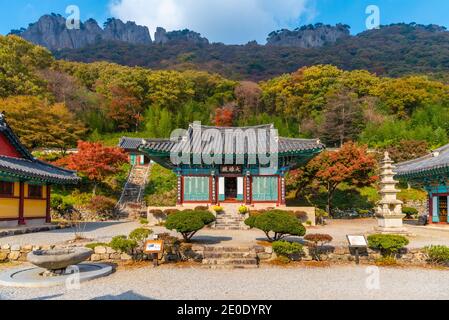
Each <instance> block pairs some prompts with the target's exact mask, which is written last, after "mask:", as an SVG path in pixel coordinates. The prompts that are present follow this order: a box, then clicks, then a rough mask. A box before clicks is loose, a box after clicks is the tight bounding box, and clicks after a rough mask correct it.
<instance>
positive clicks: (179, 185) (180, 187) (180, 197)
mask: <svg viewBox="0 0 449 320" xmlns="http://www.w3.org/2000/svg"><path fill="white" fill-rule="evenodd" d="M182 182H183V179H182V176H181V175H180V174H178V197H177V201H176V203H177V204H178V206H181V205H182V193H183V191H182V190H183V185H182Z"/></svg>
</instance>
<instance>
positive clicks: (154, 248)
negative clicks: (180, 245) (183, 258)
mask: <svg viewBox="0 0 449 320" xmlns="http://www.w3.org/2000/svg"><path fill="white" fill-rule="evenodd" d="M144 253H146V254H151V255H152V256H153V264H154V266H157V265H158V260H159V255H162V254H163V253H164V241H162V240H148V241H147V242H146V243H145V250H144Z"/></svg>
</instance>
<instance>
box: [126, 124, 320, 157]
mask: <svg viewBox="0 0 449 320" xmlns="http://www.w3.org/2000/svg"><path fill="white" fill-rule="evenodd" d="M207 129H213V130H217V131H215V132H219V134H220V135H221V136H222V139H221V141H220V139H212V137H211V140H209V141H202V142H201V143H200V144H195V143H194V140H195V139H194V133H193V132H194V131H193V126H192V125H191V126H190V127H189V129H188V130H187V134H186V136H185V137H184V139H183V140H182V143H179V144H178V143H175V142H173V141H170V140H141V142H145V143H141V144H140V147H142V148H144V149H147V150H151V151H153V152H163V153H169V152H181V151H182V150H183V149H184V147H185V146H186V145H187V144H189V143H190V145H191V146H192V153H194V154H202V153H206V154H207V153H213V151H214V150H220V149H221V150H223V152H224V153H226V154H232V153H233V154H248V153H257V149H256V147H257V146H258V145H259V143H260V144H261V145H262V146H267V148H269V145H270V129H274V126H273V125H261V126H254V127H241V128H230V127H208V126H201V130H202V132H203V131H204V130H207ZM230 129H232V130H236V129H240V130H241V133H243V135H244V136H245V137H247V139H242V140H240V141H239V140H237V143H236V144H234V143H233V141H232V139H226V132H227V130H230ZM248 130H252V131H253V130H254V131H253V132H252V134H248ZM260 130H265V132H262V131H260ZM259 132H260V133H261V134H259ZM211 134H213V133H211ZM129 140H130V141H129V142H128V143H126V145H131V139H129ZM210 141H213V142H212V143H210ZM242 142H243V144H242ZM277 142H278V143H279V145H278V148H279V150H278V152H279V153H280V154H283V153H295V152H302V151H313V150H323V149H324V148H325V147H324V145H323V144H321V143H320V141H319V140H316V139H291V138H281V137H279V138H277ZM220 143H222V144H223V145H221V146H220ZM136 144H137V142H136ZM137 148H138V147H137Z"/></svg>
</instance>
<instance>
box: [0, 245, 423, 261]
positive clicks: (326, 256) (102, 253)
mask: <svg viewBox="0 0 449 320" xmlns="http://www.w3.org/2000/svg"><path fill="white" fill-rule="evenodd" d="M70 247H75V246H73V245H72V246H65V247H56V246H33V245H25V246H18V245H9V244H4V245H2V246H0V263H2V262H8V261H19V262H26V261H27V255H28V253H29V252H31V251H34V250H50V249H55V248H57V249H60V248H70ZM204 248H205V247H204V246H201V245H191V244H183V243H178V244H173V243H167V244H166V249H165V250H166V251H165V254H164V256H163V257H159V260H160V262H161V263H162V264H164V263H171V262H181V261H195V262H202V256H203V254H204ZM255 251H256V253H257V257H258V259H259V260H260V262H268V261H271V260H274V259H276V254H275V253H274V252H273V248H272V247H263V246H256V247H255ZM321 257H322V260H323V261H327V262H333V263H341V262H353V261H355V255H354V254H353V253H351V252H350V250H349V248H348V247H327V248H326V251H325V252H323V253H322V256H321ZM380 257H381V255H380V254H379V252H377V251H373V250H371V249H368V251H367V252H364V253H363V252H361V253H360V261H361V263H365V264H370V263H374V262H375V261H376V259H378V258H380ZM90 260H91V261H93V262H126V261H131V260H138V261H149V260H152V257H151V256H148V255H145V254H143V253H142V252H139V251H135V252H134V253H133V254H132V255H130V254H127V253H123V252H119V251H116V250H114V249H112V248H110V247H106V246H98V247H96V248H95V250H94V254H93V255H92V257H91V259H90ZM298 260H301V261H312V260H313V259H312V256H311V255H310V253H309V249H308V248H307V247H304V254H303V255H302V256H301V257H300V258H299V259H298ZM426 260H427V255H426V254H425V253H424V252H423V251H422V250H421V249H404V250H403V251H402V252H400V253H399V255H398V261H399V262H400V263H402V264H407V265H423V264H425V263H426Z"/></svg>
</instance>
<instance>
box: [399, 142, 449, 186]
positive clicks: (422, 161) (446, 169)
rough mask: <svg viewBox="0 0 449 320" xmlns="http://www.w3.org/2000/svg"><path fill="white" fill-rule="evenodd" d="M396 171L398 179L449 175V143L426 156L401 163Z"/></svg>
mask: <svg viewBox="0 0 449 320" xmlns="http://www.w3.org/2000/svg"><path fill="white" fill-rule="evenodd" d="M396 173H397V175H396V177H397V178H398V179H426V178H437V177H440V176H447V177H449V144H448V145H445V146H444V147H441V148H439V149H436V150H434V151H432V152H431V153H430V154H428V155H426V156H424V157H421V158H418V159H415V160H411V161H406V162H402V163H399V164H398V165H397V168H396Z"/></svg>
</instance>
